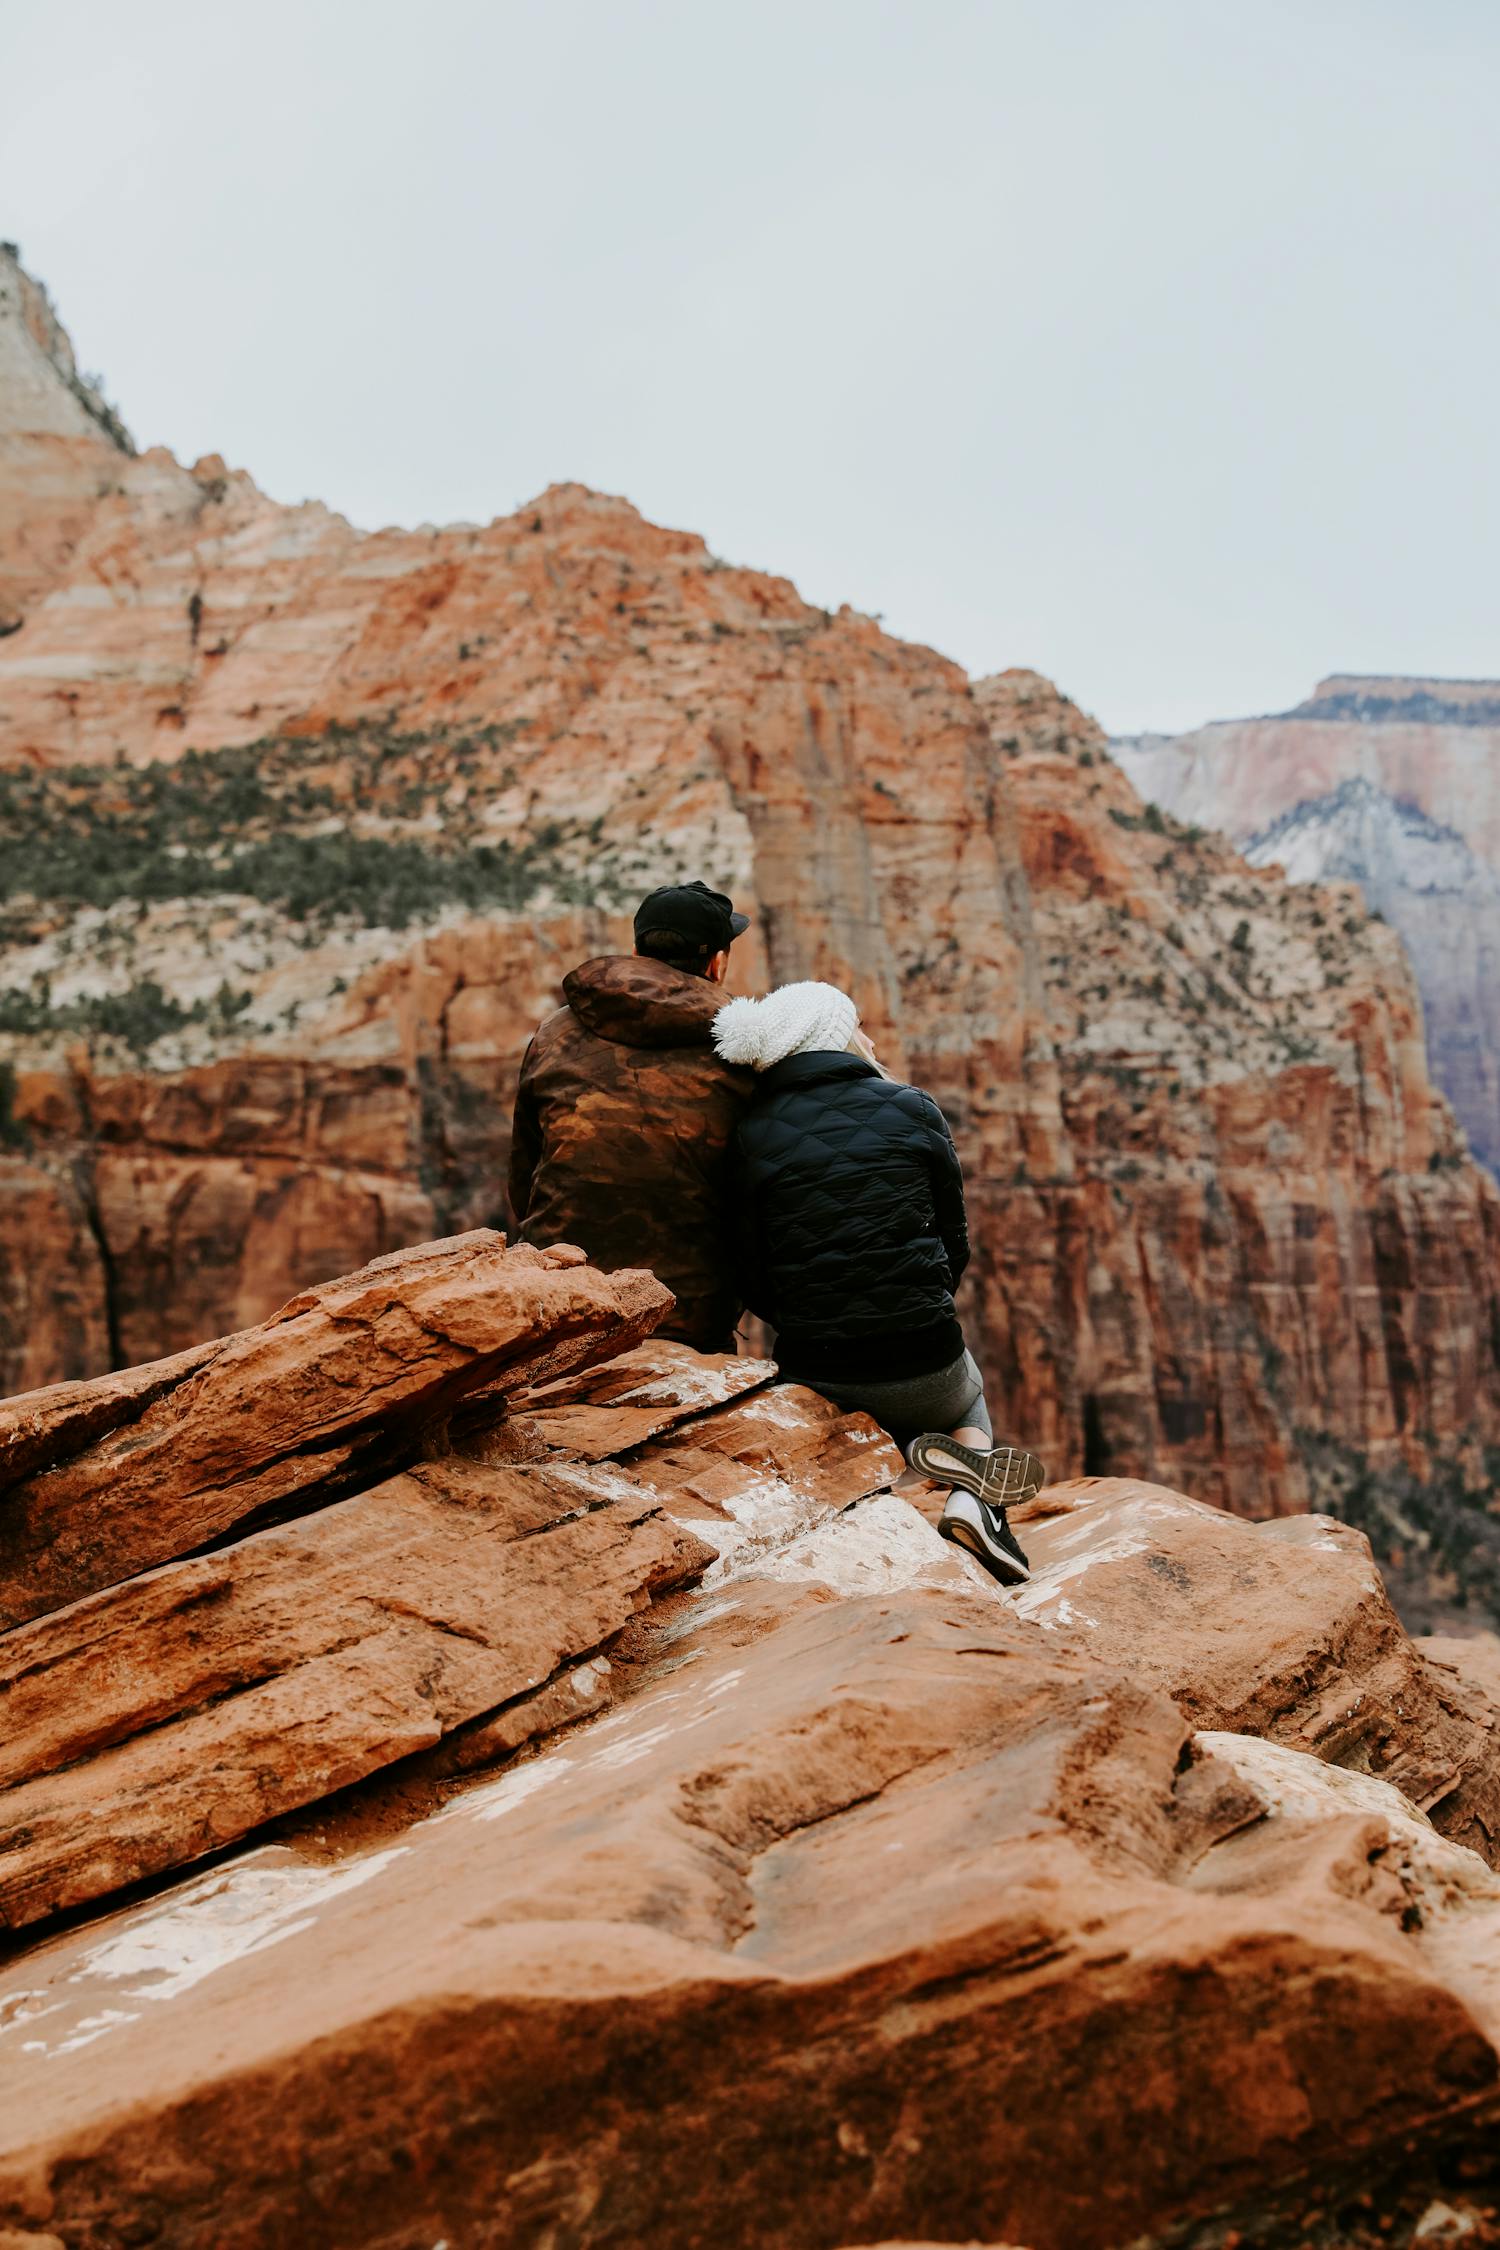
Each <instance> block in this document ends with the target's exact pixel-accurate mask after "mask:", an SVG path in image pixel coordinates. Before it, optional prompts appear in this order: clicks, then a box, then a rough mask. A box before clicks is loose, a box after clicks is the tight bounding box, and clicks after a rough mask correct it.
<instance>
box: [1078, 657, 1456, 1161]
mask: <svg viewBox="0 0 1500 2250" xmlns="http://www.w3.org/2000/svg"><path fill="white" fill-rule="evenodd" d="M1114 749H1115V752H1116V755H1117V756H1118V757H1119V759H1120V761H1121V763H1122V764H1123V766H1124V768H1125V771H1126V772H1127V773H1128V774H1129V776H1130V778H1131V780H1132V781H1134V782H1135V784H1136V786H1137V787H1138V788H1139V789H1140V791H1141V793H1142V795H1143V796H1145V797H1147V798H1150V799H1152V800H1154V801H1155V802H1156V803H1157V804H1160V805H1162V806H1163V807H1165V808H1166V809H1167V810H1168V811H1171V812H1173V813H1176V814H1177V815H1178V816H1179V817H1180V818H1182V819H1184V820H1190V821H1202V822H1204V823H1205V824H1207V825H1209V826H1211V827H1214V828H1219V829H1223V830H1224V831H1225V832H1226V833H1227V834H1228V835H1229V836H1231V837H1232V838H1233V839H1234V841H1235V842H1236V843H1238V844H1240V845H1241V846H1242V847H1244V848H1245V849H1246V850H1247V851H1248V853H1249V856H1250V857H1251V858H1252V859H1254V860H1256V861H1257V862H1258V863H1261V864H1265V863H1269V862H1271V861H1273V860H1277V859H1281V860H1284V861H1285V863H1286V865H1287V869H1288V872H1289V873H1291V874H1293V875H1295V876H1296V877H1297V878H1298V879H1299V880H1301V881H1314V882H1321V881H1323V880H1325V879H1327V878H1329V877H1334V878H1337V879H1341V880H1349V881H1354V882H1357V883H1358V884H1359V885H1360V887H1361V890H1362V891H1363V893H1364V896H1365V900H1366V903H1367V904H1368V906H1369V907H1370V909H1371V910H1372V911H1373V912H1378V913H1380V914H1382V915H1384V916H1385V918H1386V919H1387V920H1388V921H1389V922H1390V923H1391V924H1392V925H1393V927H1394V928H1395V929H1396V930H1397V931H1398V932H1399V933H1400V935H1401V937H1402V939H1403V940H1404V942H1405V944H1406V946H1407V948H1408V950H1409V952H1410V954H1411V958H1412V963H1413V966H1414V968H1415V970H1416V974H1417V981H1418V985H1419V987H1420V990H1421V993H1422V997H1423V1001H1424V1004H1425V1008H1426V1017H1427V1052H1428V1058H1429V1062H1430V1066H1431V1070H1432V1075H1433V1077H1434V1078H1435V1079H1436V1081H1437V1083H1438V1085H1439V1086H1440V1087H1441V1088H1442V1090H1443V1092H1444V1093H1446V1094H1447V1096H1448V1098H1449V1099H1450V1101H1451V1102H1452V1103H1453V1106H1454V1109H1455V1111H1456V1113H1457V1116H1458V1120H1459V1123H1460V1124H1461V1125H1462V1126H1463V1128H1464V1130H1465V1132H1466V1133H1467V1135H1468V1138H1469V1141H1470V1143H1471V1145H1472V1147H1473V1148H1474V1150H1475V1151H1476V1153H1477V1154H1478V1155H1479V1156H1480V1157H1482V1158H1483V1160H1484V1161H1485V1163H1487V1164H1488V1165H1489V1166H1490V1168H1491V1169H1492V1170H1493V1169H1495V1168H1496V1166H1497V1165H1500V1018H1497V1014H1496V1004H1495V997H1494V993H1495V973H1494V972H1495V967H1496V962H1497V959H1500V798H1497V793H1496V790H1495V786H1494V774H1495V771H1496V763H1497V758H1500V682H1497V681H1494V680H1418V679H1366V678H1359V677H1354V676H1345V675H1338V676H1335V677H1334V678H1331V679H1327V680H1324V681H1322V682H1321V684H1320V685H1319V686H1318V688H1317V689H1316V690H1315V692H1314V694H1313V695H1312V696H1311V697H1310V698H1309V700H1308V701H1307V702H1306V703H1303V704H1300V705H1299V706H1298V707H1297V709H1296V710H1294V711H1289V712H1287V713H1285V714H1284V715H1283V716H1281V717H1277V718H1265V719H1235V720H1224V721H1219V722H1217V723H1215V724H1214V725H1211V726H1206V727H1201V728H1199V729H1198V730H1197V732H1196V733H1193V734H1186V735H1177V736H1156V735H1150V736H1140V737H1136V738H1134V739H1131V740H1129V741H1122V742H1118V743H1116V744H1115V745H1114Z"/></svg>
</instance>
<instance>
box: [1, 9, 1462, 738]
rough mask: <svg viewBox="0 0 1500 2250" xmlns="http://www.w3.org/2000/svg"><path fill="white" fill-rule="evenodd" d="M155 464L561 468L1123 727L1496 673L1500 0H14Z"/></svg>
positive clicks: (515, 478)
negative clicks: (1363, 681) (1349, 678)
mask: <svg viewBox="0 0 1500 2250" xmlns="http://www.w3.org/2000/svg"><path fill="white" fill-rule="evenodd" d="M0 58H3V59H0V235H4V236H13V237H15V238H16V239H17V240H18V241H19V242H20V244H21V247H22V251H23V253H24V255H25V258H26V261H27V263H28V265H29V266H30V267H31V269H32V271H33V272H35V273H37V274H39V275H40V276H41V277H42V278H43V279H44V280H45V281H46V282H47V283H48V285H49V287H50V288H51V290H52V292H53V295H54V297H55V299H56V301H57V303H58V306H59V309H60V310H61V313H62V316H63V318H64V320H65V321H66V323H67V324H68V326H69V328H70V329H71V331H72V334H73V337H74V341H75V343H76V345H77V348H78V351H79V355H80V358H81V360H82V362H83V365H84V366H85V367H86V368H87V369H89V370H90V371H98V372H100V373H102V374H103V376H104V377H105V381H106V388H107V390H108V392H109V394H110V396H111V397H112V398H113V399H114V400H115V402H116V403H117V404H118V405H119V407H120V409H121V411H122V412H123V414H124V416H125V419H126V421H127V422H128V423H129V425H130V426H131V428H132V429H133V430H134V432H135V434H136V436H137V438H138V439H139V440H140V442H141V443H142V444H166V445H169V446H171V447H172V449H173V450H174V451H175V452H176V453H178V454H179V455H181V456H182V457H183V458H184V459H187V460H191V459H192V458H193V457H194V456H196V455H197V454H199V453H206V452H221V453H223V454H224V455H226V457H227V458H228V459H229V460H230V461H232V462H233V463H234V464H235V465H236V466H240V467H245V468H248V469H250V470H251V471H252V473H253V474H254V475H255V477H256V478H257V480H258V481H259V482H260V483H261V484H262V485H263V486H264V487H265V489H266V490H267V491H269V492H271V493H273V494H275V495H276V496H277V497H278V498H279V499H284V500H299V499H302V498H305V497H317V498H320V499H324V500H327V501H328V502H330V503H331V504H332V505H333V506H334V507H337V508H339V509H342V510H343V511H344V512H345V513H346V514H347V515H349V516H350V517H352V518H353V519H354V520H355V522H357V523H360V524H364V525H370V526H374V525H379V524H385V523H403V524H410V523H417V522H422V521H445V520H449V519H452V518H459V517H462V518H470V519H484V518H487V517H489V516H492V515H495V514H499V513H504V512H506V511H508V510H510V509H511V508H513V507H515V506H516V505H518V504H519V503H520V502H522V501H523V500H525V499H527V498H529V497H530V496H531V495H532V494H533V493H535V492H537V491H539V490H540V489H541V488H542V487H543V486H544V485H547V484H549V483H553V482H556V481H558V480H561V479H565V478H579V479H582V480H584V481H585V482H587V483H589V484H592V485H596V486H599V487H600V488H602V489H604V490H606V491H611V492H621V493H625V494H627V495H628V496H629V498H630V499H631V500H633V501H634V502H635V503H636V504H637V505H638V506H639V507H640V508H641V509H643V510H644V512H645V513H646V514H647V515H649V516H652V517H654V518H656V519H657V520H658V521H661V522H665V523H670V524H677V525H683V526H687V527H690V528H692V529H694V530H697V531H701V532H703V533H704V534H705V536H706V537H707V539H708V540H709V543H710V545H711V546H712V547H713V548H714V549H715V550H716V552H718V553H719V554H721V555H724V556H726V557H728V558H729V559H730V560H732V561H735V562H744V563H751V564H754V565H756V566H758V567H761V568H765V569H769V570H776V571H781V572H785V573H787V574H788V575H790V576H791V577H793V578H794V579H795V580H796V581H797V583H798V585H799V586H800V587H801V588H802V590H803V592H804V593H805V594H807V595H809V596H810V597H811V598H812V599H814V600H816V601H818V602H822V603H828V604H831V605H836V604H837V603H838V602H840V601H844V600H847V601H851V602H853V603H854V604H855V605H856V606H857V607H859V608H862V609H869V610H874V611H876V612H878V613H880V614H881V615H883V617H884V619H885V622H886V624H887V626H888V627H889V628H890V629H891V630H892V631H894V632H898V633H902V634H905V635H908V636H910V637H912V638H914V639H918V640H924V641H930V642H932V643H933V644H934V645H935V646H937V647H938V648H940V649H943V650H944V651H946V652H947V653H948V654H950V655H952V656H954V657H957V658H958V659H959V661H960V662H961V663H963V664H964V665H966V666H967V667H968V668H969V669H970V670H971V671H973V672H976V673H978V672H985V671H992V670H994V669H996V668H998V667H999V666H1002V665H1006V664H1030V665H1035V666H1037V667H1038V668H1039V669H1041V670H1043V671H1046V672H1048V673H1050V674H1052V675H1053V676H1054V677H1055V678H1056V679H1057V680H1059V681H1060V682H1061V684H1062V685H1063V686H1064V687H1065V688H1067V689H1068V691H1069V692H1070V693H1071V694H1073V695H1075V696H1077V697H1078V698H1079V699H1080V700H1081V701H1082V702H1083V703H1084V704H1085V705H1087V706H1088V707H1089V708H1090V709H1092V710H1093V711H1095V712H1096V713H1097V714H1098V716H1099V717H1100V718H1101V719H1102V720H1103V721H1104V723H1105V724H1106V725H1107V726H1109V727H1110V728H1112V729H1113V730H1115V731H1125V730H1131V729H1137V728H1143V727H1180V726H1189V725H1192V724H1195V723H1197V722H1198V721H1200V720H1203V719H1206V718H1209V717H1214V716H1222V715H1229V714H1237V713H1241V712H1250V711H1264V710H1277V709H1282V708H1284V707H1285V706H1286V705H1288V704H1289V703H1292V702H1295V701H1297V700H1298V699H1299V698H1300V697H1301V696H1302V695H1303V694H1304V693H1305V692H1306V691H1307V690H1308V689H1309V688H1311V686H1312V684H1313V682H1314V681H1315V680H1316V679H1317V678H1318V677H1319V675H1320V674H1322V673H1323V672H1325V671H1329V670H1334V669H1340V670H1343V669H1365V670H1372V671H1430V672H1438V673H1452V674H1459V675H1473V674H1480V673H1483V674H1494V673H1500V602H1497V598H1496V597H1497V589H1500V409H1497V401H1500V287H1497V272H1496V265H1497V244H1500V154H1497V143H1500V136H1497V129H1496V128H1497V118H1500V4H1497V0H1286V4H1283V0H988V4H978V0H912V4H909V5H886V4H884V0H753V4H750V5H747V4H745V0H733V4H730V0H612V4H603V0H423V4H422V5H416V4H414V0H253V4H250V0H210V4H209V5H204V4H203V0H193V4H191V5H189V4H186V0H129V4H128V5H123V6H122V5H120V4H119V0H110V4H108V5H102V4H99V0H65V4H63V0H0Z"/></svg>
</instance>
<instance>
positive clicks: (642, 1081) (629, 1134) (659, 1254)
mask: <svg viewBox="0 0 1500 2250" xmlns="http://www.w3.org/2000/svg"><path fill="white" fill-rule="evenodd" d="M563 994H564V997H565V998H566V1000H567V1003H568V1004H567V1006H566V1007H565V1008H560V1009H559V1010H558V1012H557V1014H556V1015H554V1016H549V1017H548V1018H547V1021H546V1022H545V1023H544V1024H543V1025H542V1026H541V1028H540V1030H539V1031H538V1032H537V1034H536V1036H535V1037H534V1038H533V1040H532V1042H531V1045H530V1046H529V1047H528V1048H527V1050H526V1056H525V1060H524V1061H523V1062H522V1064H521V1083H520V1087H519V1090H518V1091H517V1094H516V1112H515V1123H514V1126H513V1129H512V1136H511V1157H510V1207H511V1214H512V1218H513V1221H514V1223H515V1225H516V1227H517V1229H518V1231H519V1234H520V1238H521V1240H522V1241H524V1242H532V1243H536V1244H537V1245H539V1246H541V1247H545V1246H546V1245H547V1244H548V1243H552V1242H576V1243H578V1244H579V1245H580V1246H581V1247H582V1248H583V1249H584V1250H586V1251H587V1252H588V1254H589V1257H590V1258H591V1259H592V1261H593V1263H594V1264H595V1265H597V1266H601V1267H603V1268H604V1269H605V1271H607V1272H608V1271H612V1270H613V1269H614V1268H616V1267H618V1266H649V1267H650V1268H651V1270H652V1272H653V1273H655V1274H656V1275H657V1276H658V1278H659V1279H660V1280H662V1281H664V1282H665V1283H666V1285H667V1287H668V1288H669V1289H670V1290H671V1291H672V1292H673V1294H674V1295H675V1297H676V1299H677V1309H676V1311H675V1313H674V1314H672V1315H671V1317H670V1318H669V1319H668V1320H667V1321H665V1322H664V1323H663V1325H662V1328H661V1330H660V1333H661V1334H662V1335H664V1336H675V1337H678V1338H679V1339H680V1340H681V1341H682V1342H683V1343H687V1344H694V1345H696V1346H697V1347H698V1349H699V1350H700V1351H716V1350H722V1349H724V1348H725V1347H726V1346H727V1348H728V1349H730V1350H731V1351H732V1350H733V1348H734V1346H733V1343H732V1342H731V1340H730V1339H731V1336H732V1332H733V1329H734V1326H735V1323H736V1321H737V1320H738V1319H739V1316H740V1312H741V1309H742V1308H741V1300H740V1295H739V1290H738V1287H737V1285H736V1282H735V1279H734V1266H735V1261H734V1254H733V1251H732V1248H731V1240H732V1233H733V1230H732V1227H731V1225H730V1218H729V1209H728V1176H729V1162H730V1148H731V1144H732V1142H733V1140H734V1133H735V1127H736V1126H737V1125H738V1123H739V1121H740V1118H741V1116H742V1115H743V1114H744V1110H745V1108H746V1105H747V1104H748V1102H749V1099H750V1094H751V1090H752V1088H753V1086H754V1083H755V1081H754V1078H753V1076H752V1074H751V1073H750V1072H749V1071H748V1070H733V1069H731V1068H730V1067H729V1065H728V1064H726V1063H722V1062H720V1060H719V1058H718V1056H717V1055H716V1054H715V1052H714V1049H713V1046H712V1044H711V1042H710V1038H709V1027H710V1025H711V1024H712V1022H713V1019H714V1017H715V1016H716V1015H717V1014H718V1012H719V1010H720V1008H722V1007H723V1005H724V994H723V992H722V991H721V990H720V988H719V986H717V985H714V984H709V983H708V982H707V981H706V980H705V979H704V978H702V977H694V976H688V975H686V974H685V973H684V972H683V971H682V970H680V969H673V968H670V967H668V965H667V964H666V963H665V962H663V961H647V960H642V959H640V958H638V957H636V956H634V955H631V956H625V957H620V958H606V959H603V960H598V961H585V962H584V964H583V966H582V967H581V968H578V969H574V970H573V972H572V974H571V975H570V976H569V977H568V978H567V979H566V980H565V982H564V984H563Z"/></svg>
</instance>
